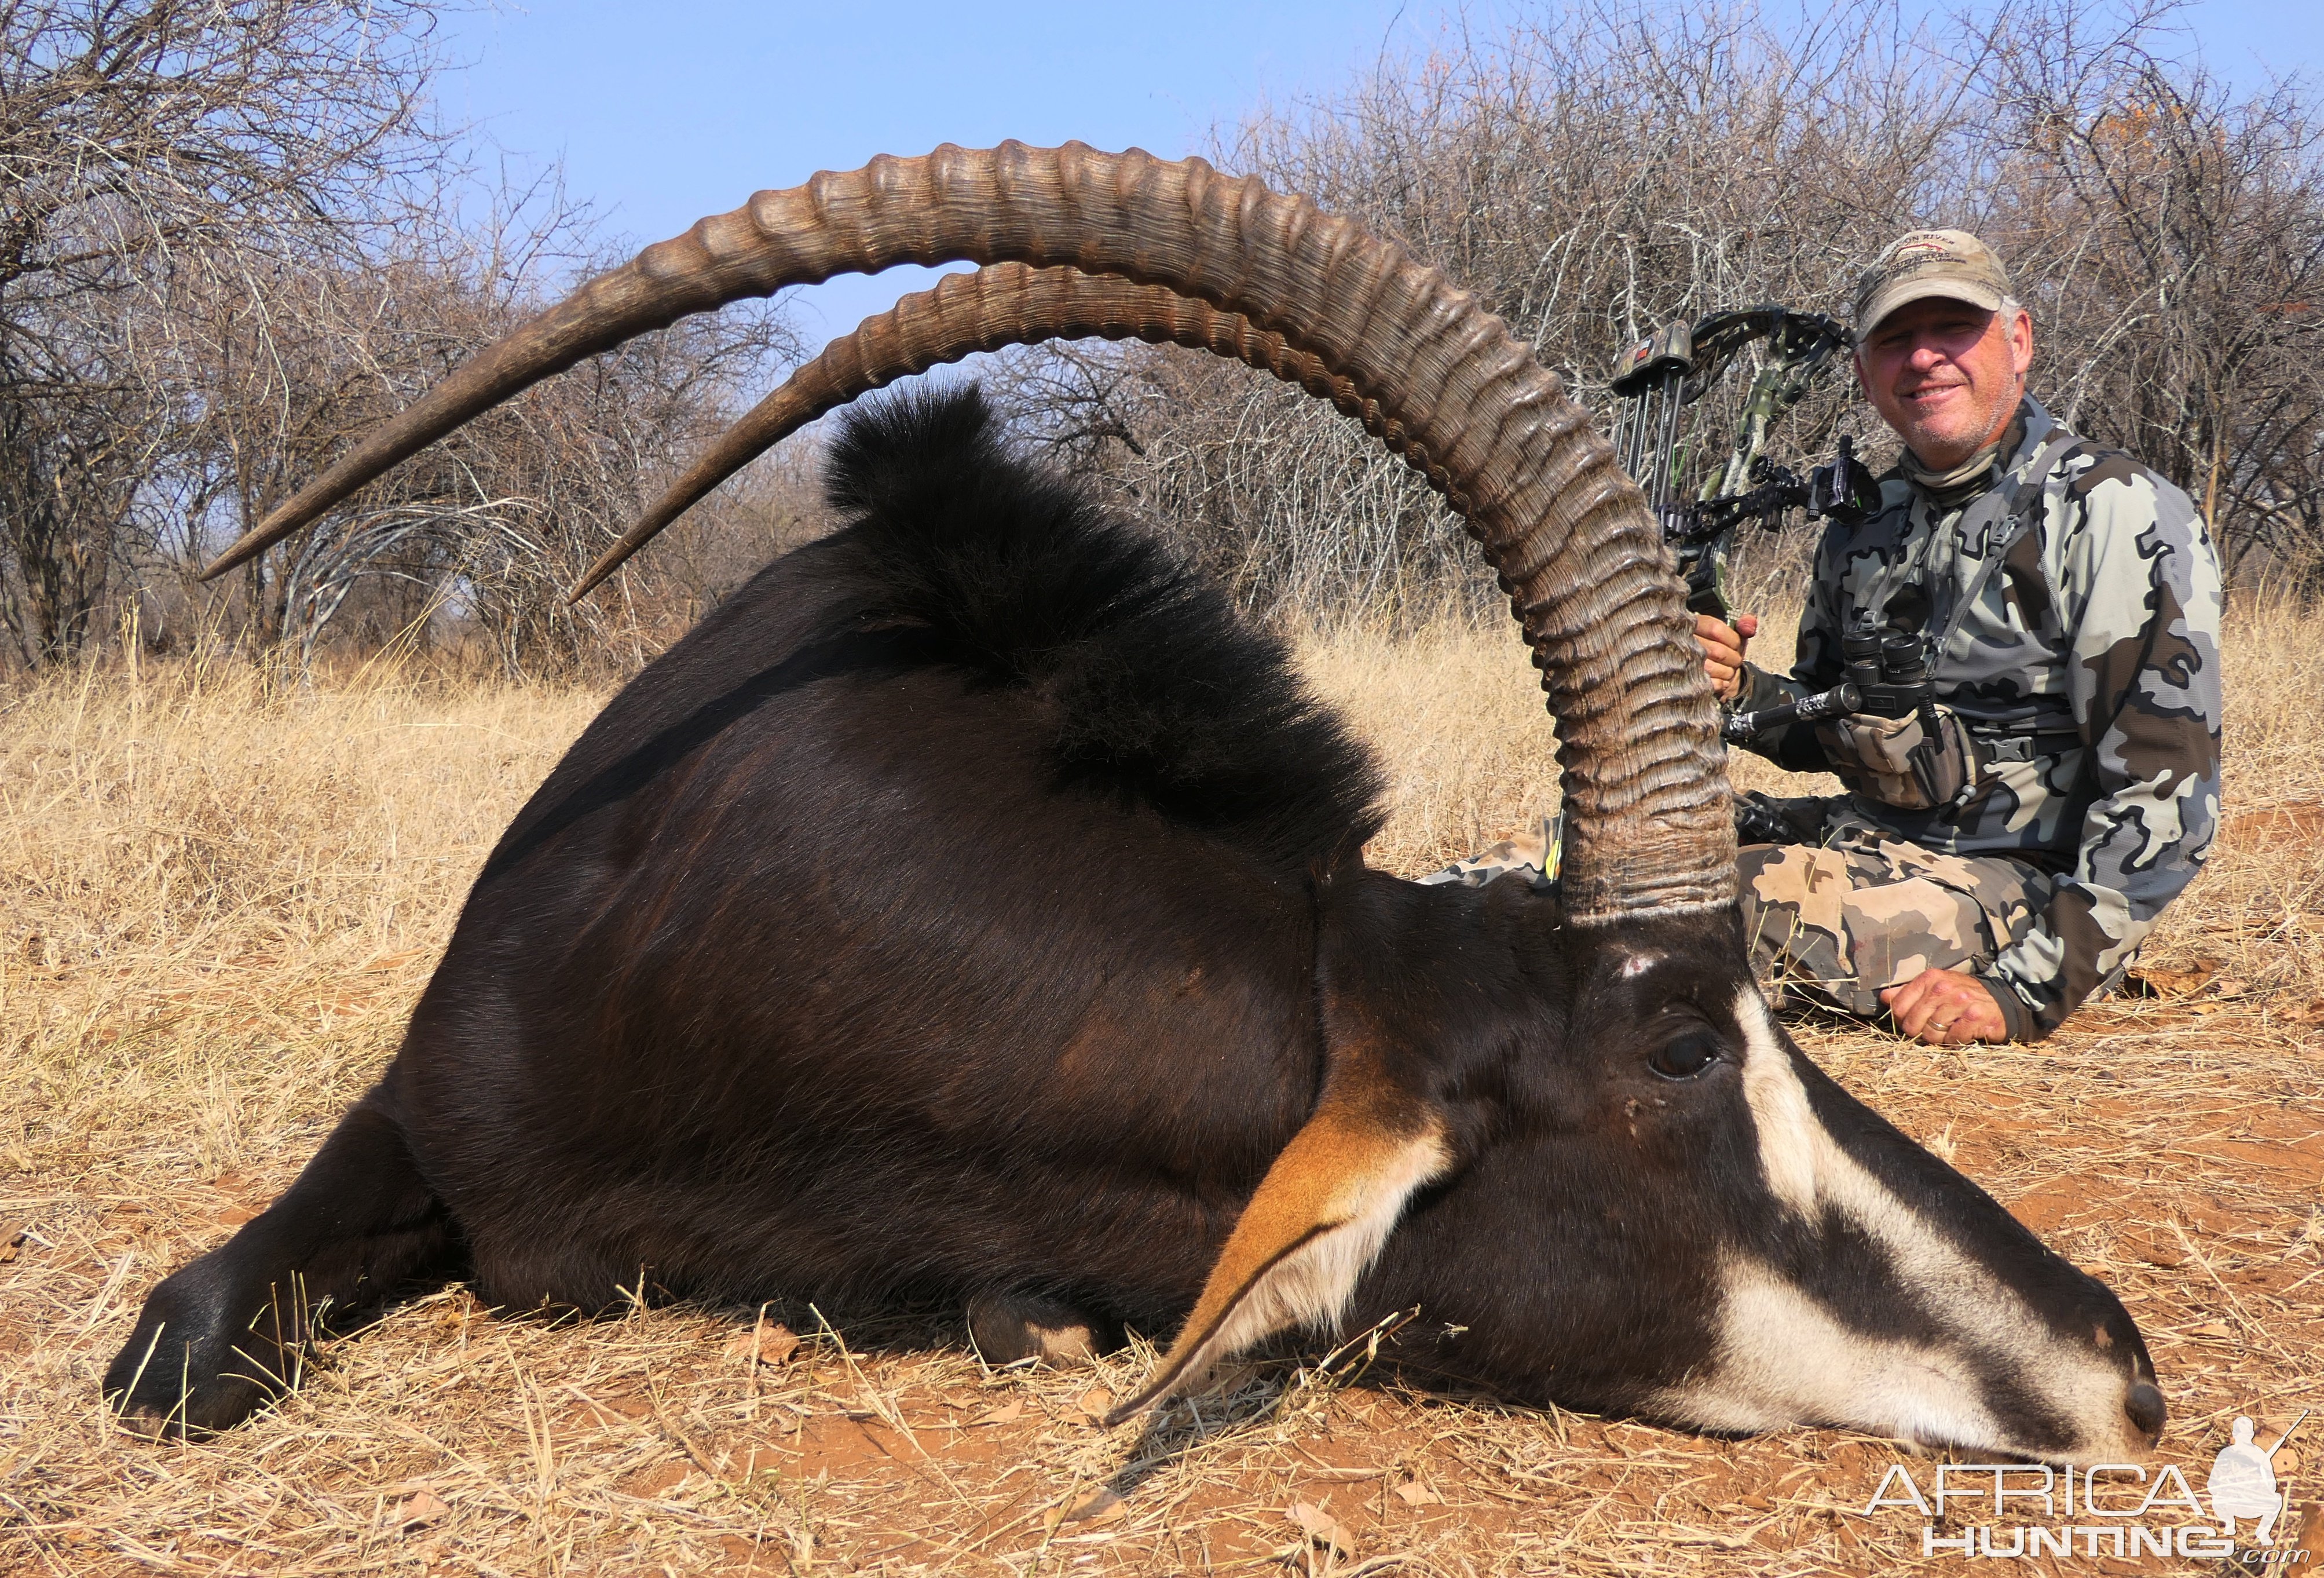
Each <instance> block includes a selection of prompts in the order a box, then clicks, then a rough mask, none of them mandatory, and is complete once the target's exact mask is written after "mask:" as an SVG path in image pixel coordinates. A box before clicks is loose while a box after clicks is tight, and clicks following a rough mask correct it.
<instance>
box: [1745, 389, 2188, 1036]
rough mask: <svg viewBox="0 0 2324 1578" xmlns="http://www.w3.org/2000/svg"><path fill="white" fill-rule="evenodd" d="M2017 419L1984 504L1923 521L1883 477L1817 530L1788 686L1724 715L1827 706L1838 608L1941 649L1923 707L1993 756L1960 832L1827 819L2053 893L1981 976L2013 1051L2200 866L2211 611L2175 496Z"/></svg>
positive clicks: (1944, 820) (1895, 480) (1912, 492)
mask: <svg viewBox="0 0 2324 1578" xmlns="http://www.w3.org/2000/svg"><path fill="white" fill-rule="evenodd" d="M2019 418H2020V422H2021V423H2022V427H2023V432H2022V436H2015V435H2016V433H2017V429H2015V428H2013V429H2012V431H2013V436H2015V443H2014V447H2013V448H2010V449H2009V451H2008V453H2007V455H2006V459H2005V462H2004V465H2003V468H2002V470H2001V472H2000V474H1999V475H1998V476H1997V479H1996V481H1995V483H1994V484H1993V486H1992V488H1991V489H1989V490H1987V494H1989V495H1993V496H1991V497H1990V498H1988V499H1987V502H1986V503H1983V504H1982V505H1981V504H1980V503H1979V501H1978V499H1971V500H1969V501H1965V502H1960V503H1956V504H1955V505H1953V506H1952V507H1950V508H1948V507H1944V506H1941V505H1940V504H1938V503H1935V502H1933V501H1932V500H1931V499H1930V498H1929V497H1928V496H1927V495H1926V494H1923V492H1922V491H1921V490H1920V489H1918V488H1917V487H1915V486H1914V484H1911V483H1909V482H1908V481H1906V480H1905V479H1904V476H1903V475H1901V474H1900V473H1892V474H1890V475H1888V476H1886V477H1885V478H1883V480H1882V488H1881V509H1880V511H1879V512H1878V513H1877V514H1876V515H1875V516H1874V517H1873V518H1872V519H1870V520H1869V521H1865V522H1864V523H1863V524H1861V525H1859V526H1856V527H1852V528H1851V527H1844V526H1840V525H1833V526H1831V527H1830V528H1828V529H1827V530H1826V531H1825V533H1824V537H1823V540H1822V542H1821V546H1820V547H1819V548H1818V549H1817V554H1816V568H1815V581H1814V585H1813V587H1812V590H1811V592H1810V595H1809V600H1808V604H1807V608H1806V612H1805V614H1803V617H1802V620H1801V623H1800V638H1799V648H1798V661H1797V662H1796V663H1795V664H1794V668H1793V670H1792V673H1791V675H1790V677H1789V678H1778V677H1775V676H1772V675H1769V674H1766V673H1765V672H1763V671H1761V670H1758V669H1751V670H1750V671H1749V674H1748V680H1749V690H1748V696H1747V698H1746V699H1744V700H1743V701H1742V702H1741V703H1740V704H1739V705H1741V706H1748V707H1758V706H1772V705H1774V704H1775V703H1776V702H1779V701H1781V700H1783V699H1784V698H1785V697H1794V696H1800V695H1804V694H1807V693H1809V692H1812V691H1818V690H1823V689H1827V688H1829V687H1831V686H1834V685H1837V684H1838V683H1839V682H1840V679H1841V678H1842V661H1841V657H1840V632H1841V631H1842V629H1843V628H1844V627H1845V626H1846V625H1847V623H1849V615H1850V614H1851V613H1853V612H1854V611H1856V610H1859V609H1868V610H1871V611H1872V612H1873V614H1875V616H1876V618H1877V622H1878V623H1881V624H1883V625H1895V626H1899V627H1905V628H1912V627H1918V628H1922V629H1924V630H1925V631H1927V632H1930V633H1931V634H1932V635H1933V634H1940V633H1941V632H1944V631H1945V630H1946V629H1947V628H1948V627H1949V626H1950V627H1951V628H1952V632H1953V633H1952V634H1951V636H1950V639H1949V640H1947V641H1945V642H1944V644H1943V647H1942V650H1941V651H1940V652H1938V653H1937V654H1936V656H1935V667H1934V673H1933V678H1934V681H1935V686H1936V695H1937V699H1938V700H1940V701H1941V702H1943V703H1945V704H1946V705H1948V706H1950V707H1951V708H1953V710H1954V711H1955V712H1957V713H1959V714H1960V715H1961V716H1962V717H1964V718H1965V719H1968V720H1969V721H1970V722H1971V723H1972V724H1973V725H1974V727H1975V731H1976V733H1977V734H1978V736H1979V738H1980V739H1981V740H1982V741H1983V742H1984V743H1986V744H1987V746H1988V747H1989V748H1990V749H1991V750H1992V752H1993V753H1994V754H1995V755H1996V756H1997V758H1998V760H1997V761H1995V762H1994V764H1993V765H1992V766H1991V767H1990V768H1989V769H1988V770H1987V775H1986V780H1985V782H1986V785H1987V787H1986V788H1984V789H1981V790H1980V791H1979V792H1978V794H1977V795H1976V797H1975V798H1972V799H1971V800H1969V803H1968V804H1967V805H1965V806H1963V807H1960V808H1959V809H1958V810H1955V809H1952V808H1940V809H1937V810H1934V811H1903V810H1898V809H1896V808H1895V807H1890V806H1886V805H1881V804H1879V803H1877V802H1876V801H1873V800H1871V799H1869V798H1867V797H1865V796H1863V795H1860V794H1859V795H1855V796H1852V797H1851V798H1850V802H1849V810H1850V811H1851V812H1852V813H1853V814H1854V815H1856V816H1857V817H1860V818H1863V819H1865V820H1867V821H1870V822H1873V823H1874V824H1876V825H1877V826H1882V827H1885V828H1886V829H1889V830H1891V831H1893V832H1894V833H1895V835H1897V836H1899V837H1901V838H1904V839H1905V840H1908V841H1910V842H1912V843H1914V844H1920V845H1922V846H1923V847H1924V848H1928V849H1932V850H1939V851H1942V852H1945V853H1948V854H2008V855H2012V856H2015V857H2018V858H2020V859H2024V860H2027V861H2030V862H2031V863H2034V864H2035V865H2037V866H2040V867H2042V868H2043V870H2045V871H2047V872H2052V873H2053V877H2054V890H2053V896H2052V899H2051V901H2050V903H2049V906H2048V908H2047V909H2046V910H2045V911H2044V912H2043V914H2042V915H2041V916H2040V917H2039V918H2037V920H2036V921H2035V923H2034V924H2033V926H2032V927H2031V928H2030V929H2029V930H2027V931H2026V932H2024V934H2023V935H2021V936H2019V937H2017V938H2016V939H2015V941H2014V942H2013V943H2012V944H2011V945H2010V946H2008V947H2006V949H2004V950H2003V951H2002V952H2001V954H2000V955H1999V956H1998V957H1997V958H1996V959H1995V960H1994V962H1993V963H1992V964H1991V965H1990V966H1989V967H1988V969H1987V972H1986V982H1987V986H1988V987H1990V988H1993V989H1994V996H1995V998H1996V1000H1997V1001H1998V1002H1999V1003H2000V1004H2001V1007H2002V1010H2003V1013H2004V1015H2005V1017H2006V1018H2007V1019H2008V1020H2009V1022H2010V1031H2011V1035H2012V1037H2013V1038H2021V1039H2022V1038H2037V1037H2041V1036H2046V1035H2047V1034H2049V1033H2050V1032H2051V1031H2052V1030H2053V1029H2056V1028H2057V1027H2058V1025H2059V1024H2060V1022H2061V1021H2062V1020H2064V1019H2065V1018H2066V1016H2067V1015H2068V1014H2070V1013H2071V1012H2073V1010H2075V1009H2076V1008H2078V1007H2079V1006H2080V1004H2081V1001H2082V1000H2083V999H2084V998H2086V997H2088V996H2089V994H2090V992H2093V991H2094V990H2096V989H2097V988H2098V986H2099V985H2100V984H2101V983H2104V982H2106V981H2107V979H2108V978H2109V977H2110V976H2112V975H2113V974H2116V972H2117V971H2119V970H2120V969H2121V967H2122V966H2123V965H2124V964H2126V963H2127V962H2128V960H2129V957H2130V955H2131V953H2132V951H2133V950H2134V949H2135V948H2136V947H2137V946H2138V944H2139V942H2140V941H2141V940H2142V939H2143V938H2144V937H2145V936H2146V934H2147V931H2148V930H2149V929H2150V928H2151V927H2153V924H2154V918H2155V917H2156V916H2157V915H2159V914H2160V913H2161V912H2162V910H2163V906H2164V905H2166V904H2168V903H2170V902H2171V900H2172V899H2174V898H2176V897H2177V896H2178V894H2179V892H2180V891H2181V890H2182V889H2183V888H2185V887H2186V885H2187V884H2188V882H2189V881H2191V880H2192V879H2193V877H2194V875H2195V872H2196V871H2197V869H2198V868H2199V866H2200V865H2201V863H2202V861H2203V857H2204V854H2205V852H2206V851H2207V850H2208V849H2209V845H2210V842H2211V836H2212V834H2213V833H2214V832H2215V831H2216V829H2217V827H2218V817H2219V602H2220V591H2219V568H2218V558H2217V556H2216V555H2215V553H2214V551H2213V549H2212V546H2211V542H2210V540H2209V535H2208V533H2207V532H2206V531H2205V530H2204V527H2203V523H2202V521H2201V519H2200V517H2199V516H2198V515H2197V514H2196V512H2195V510H2194V507H2193V505H2192V504H2191V503H2190V502H2189V500H2188V498H2187V495H2186V494H2182V493H2181V492H2180V491H2179V490H2178V489H2177V488H2175V487H2173V486H2172V485H2171V484H2169V483H2167V482H2165V481H2163V479H2162V478H2161V477H2159V476H2157V475H2154V474H2153V472H2150V471H2148V470H2147V469H2146V468H2145V467H2144V466H2140V465H2139V464H2138V463H2137V462H2135V461H2134V460H2132V459H2130V458H2129V457H2126V456H2124V455H2122V454H2119V453H2117V452H2115V451H2112V450H2107V449H2103V448H2099V447H2098V446H2097V445H2095V444H2092V443H2090V442H2089V440H2087V439H2083V438H2078V437H2076V436H2074V435H2072V434H2070V433H2068V432H2066V431H2065V430H2064V429H2061V428H2059V427H2058V425H2057V424H2056V422H2055V421H2054V420H2052V417H2051V416H2050V414H2049V413H2048V412H2047V411H2043V409H2042V407H2041V406H2040V404H2038V403H2037V402H2036V401H2033V400H2032V399H2030V398H2029V399H2027V400H2026V401H2025V402H2024V406H2023V407H2022V408H2021V411H2020V412H2019ZM2052 440H2055V442H2053V441H2052ZM1964 526H1966V527H1968V529H1969V530H1968V531H1964V530H1963V528H1964ZM1997 551H1998V552H1999V554H2000V556H2001V558H2000V563H1999V564H1998V565H1997V566H1994V567H1992V568H1991V569H1990V570H1989V571H1988V563H1989V561H1990V559H1991V558H1992V556H1993V555H1994V554H1995V553H1996V552H1997ZM1972 590H1974V593H1975V600H1974V602H1973V603H1969V604H1967V605H1966V606H1964V605H1963V600H1964V599H1965V598H1967V597H1969V595H1970V594H1971V593H1972ZM1956 621H1957V622H1958V623H1956ZM1755 748H1756V749H1758V750H1760V751H1761V752H1763V753H1764V754H1766V755H1767V756H1769V757H1771V758H1772V759H1773V760H1775V761H1777V762H1779V763H1780V764H1781V765H1783V766H1784V767H1788V768H1790V769H1792V770H1793V771H1831V762H1830V761H1827V760H1826V758H1825V754H1824V751H1823V747H1822V744H1821V742H1820V741H1819V740H1818V739H1817V737H1816V736H1815V734H1813V732H1812V730H1810V729H1806V728H1802V727H1794V728H1790V729H1786V730H1784V731H1782V732H1781V733H1780V734H1774V735H1770V736H1766V737H1763V739H1762V740H1761V741H1760V742H1759V743H1758V744H1757V746H1756V747H1755ZM2013 758H2015V759H2014V760H2013Z"/></svg>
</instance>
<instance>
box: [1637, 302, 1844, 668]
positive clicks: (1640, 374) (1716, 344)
mask: <svg viewBox="0 0 2324 1578" xmlns="http://www.w3.org/2000/svg"><path fill="white" fill-rule="evenodd" d="M1762 340H1764V341H1766V346H1767V349H1766V355H1765V357H1764V359H1763V360H1762V362H1761V363H1760V366H1759V370H1758V372H1757V374H1754V375H1753V377H1752V380H1751V384H1750V387H1749V389H1748V392H1746V393H1745V395H1744V398H1743V410H1742V413H1741V415H1740V417H1739V418H1738V420H1737V422H1736V427H1735V439H1734V443H1733V446H1732V447H1731V448H1730V449H1729V453H1728V457H1727V461H1726V464H1725V465H1724V466H1722V467H1721V468H1720V471H1719V473H1718V474H1717V475H1715V476H1712V477H1711V478H1710V479H1709V480H1707V481H1706V482H1705V483H1704V484H1703V485H1702V488H1701V492H1700V494H1697V496H1696V497H1695V498H1693V499H1692V500H1685V499H1681V498H1679V497H1678V496H1677V495H1678V494H1679V492H1680V483H1681V477H1682V476H1683V474H1684V472H1685V470H1686V456H1685V453H1684V450H1683V447H1682V445H1681V443H1680V438H1681V435H1682V433H1683V429H1684V426H1685V423H1684V420H1683V413H1684V411H1685V409H1686V408H1687V407H1688V406H1690V405H1692V404H1694V403H1695V402H1696V401H1699V400H1701V398H1702V397H1703V395H1704V394H1705V393H1707V392H1709V391H1710V389H1711V386H1712V385H1713V384H1715V383H1717V382H1718V381H1719V377H1720V374H1722V373H1724V372H1725V371H1726V370H1727V367H1728V365H1729V363H1731V362H1733V361H1734V360H1735V358H1736V357H1737V356H1738V355H1741V354H1742V352H1743V351H1744V350H1745V349H1746V348H1747V347H1748V346H1752V345H1754V344H1757V342H1759V341H1762ZM1848 343H1849V334H1848V328H1847V326H1845V325H1844V324H1842V323H1840V321H1839V320H1838V319H1836V318H1826V317H1823V316H1822V315H1821V314H1820V313H1812V312H1794V311H1791V310H1789V309H1786V308H1782V307H1757V308H1753V309H1750V310H1749V311H1748V312H1715V313H1713V314H1711V316H1710V317H1708V318H1703V319H1702V320H1701V321H1700V322H1698V323H1694V324H1692V325H1690V324H1686V323H1673V324H1671V325H1669V326H1667V327H1666V328H1663V329H1662V330H1661V331H1660V332H1658V333H1656V334H1655V335H1654V336H1652V337H1649V338H1647V339H1644V340H1641V341H1639V342H1638V343H1637V345H1635V346H1631V347H1630V348H1629V349H1628V351H1626V352H1624V353H1623V354H1622V356H1621V359H1620V360H1619V361H1618V363H1617V364H1616V365H1615V369H1614V378H1613V382H1612V385H1611V386H1612V389H1613V392H1614V393H1615V395H1616V397H1617V398H1618V399H1619V400H1620V401H1621V402H1622V403H1621V405H1620V407H1619V408H1618V411H1617V412H1616V414H1615V418H1614V449H1615V453H1616V454H1617V455H1618V457H1620V459H1621V462H1622V466H1623V469H1624V470H1626V471H1628V473H1629V474H1630V475H1632V476H1633V477H1636V478H1637V482H1638V485H1639V486H1640V487H1642V488H1644V489H1645V490H1646V503H1648V505H1650V506H1651V507H1652V508H1653V510H1654V512H1655V519H1656V520H1658V521H1661V522H1662V528H1663V540H1664V541H1665V542H1667V543H1668V544H1670V546H1671V547H1672V548H1673V549H1675V550H1676V551H1677V553H1678V562H1679V569H1680V571H1681V573H1682V574H1683V575H1684V576H1685V577H1686V591H1687V597H1686V605H1687V607H1688V608H1690V609H1692V610H1693V611H1694V612H1695V613H1697V614H1716V615H1717V616H1718V617H1719V618H1720V619H1721V620H1726V621H1729V622H1731V621H1732V619H1733V617H1734V614H1733V608H1732V605H1731V604H1729V602H1728V599H1727V560H1728V556H1729V553H1730V551H1731V550H1732V549H1733V547H1734V543H1735V534H1736V532H1737V531H1738V530H1739V529H1740V528H1741V527H1742V525H1743V523H1744V522H1745V521H1758V522H1759V524H1760V525H1761V526H1762V527H1764V528H1766V530H1767V531H1775V529H1776V528H1777V527H1779V526H1781V525H1782V524H1783V521H1784V513H1785V512H1787V511H1791V510H1804V511H1805V512H1807V514H1808V516H1809V517H1810V518H1811V519H1813V518H1816V517H1823V518H1827V519H1830V520H1834V521H1840V522H1842V523H1843V524H1853V523H1855V522H1856V521H1862V520H1864V519H1866V518H1867V517H1868V516H1869V515H1871V513H1872V512H1874V511H1875V510H1877V508H1879V505H1880V488H1879V484H1877V482H1875V481H1874V480H1873V478H1872V476H1871V474H1870V473H1868V472H1867V470H1866V469H1865V468H1864V466H1861V465H1860V464H1858V461H1857V458H1856V446H1855V441H1854V440H1853V439H1851V438H1848V437H1846V436H1845V435H1843V436H1842V437H1841V438H1840V452H1839V454H1838V455H1837V456H1836V457H1834V458H1833V460H1832V463H1831V465H1830V466H1817V467H1816V468H1815V469H1814V470H1813V471H1812V472H1811V473H1810V474H1809V475H1808V476H1807V477H1806V479H1805V480H1803V479H1802V478H1801V477H1800V475H1799V474H1798V473H1796V472H1794V471H1793V470H1791V469H1790V468H1789V467H1786V466H1777V465H1775V464H1773V463H1772V462H1770V461H1769V460H1768V459H1767V458H1766V455H1765V454H1764V453H1763V451H1764V450H1765V449H1766V443H1767V426H1768V423H1769V422H1771V421H1772V420H1775V416H1776V415H1777V414H1778V413H1779V412H1782V411H1789V410H1790V409H1791V408H1792V407H1793V406H1795V405H1797V404H1798V403H1799V402H1800V401H1802V400H1803V398H1805V397H1806V395H1807V392H1808V391H1809V389H1810V388H1811V387H1812V386H1813V384H1814V383H1815V380H1816V379H1817V378H1818V377H1819V376H1820V375H1821V374H1823V373H1824V372H1825V371H1826V370H1827V369H1828V368H1829V367H1830V366H1831V362H1832V356H1833V353H1834V352H1836V351H1838V350H1839V349H1840V347H1842V346H1846V345H1847V344H1848Z"/></svg>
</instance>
